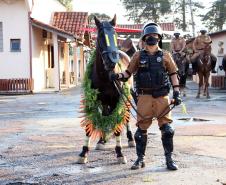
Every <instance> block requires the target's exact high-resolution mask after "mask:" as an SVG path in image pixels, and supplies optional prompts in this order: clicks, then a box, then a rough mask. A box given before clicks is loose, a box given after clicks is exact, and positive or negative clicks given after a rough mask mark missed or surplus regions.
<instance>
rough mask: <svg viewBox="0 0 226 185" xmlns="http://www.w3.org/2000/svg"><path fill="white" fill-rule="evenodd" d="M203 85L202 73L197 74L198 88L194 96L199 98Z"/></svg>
mask: <svg viewBox="0 0 226 185" xmlns="http://www.w3.org/2000/svg"><path fill="white" fill-rule="evenodd" d="M202 86H203V75H202V74H199V89H198V93H197V96H196V98H200V93H201V88H202Z"/></svg>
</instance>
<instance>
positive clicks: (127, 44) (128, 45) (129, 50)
mask: <svg viewBox="0 0 226 185" xmlns="http://www.w3.org/2000/svg"><path fill="white" fill-rule="evenodd" d="M121 50H122V51H124V52H125V53H126V54H127V55H128V56H129V57H132V56H133V54H134V53H135V52H136V51H137V48H136V46H135V45H134V43H133V41H132V39H131V38H130V37H128V38H126V39H125V40H124V41H123V42H122V44H121Z"/></svg>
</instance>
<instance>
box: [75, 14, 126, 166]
mask: <svg viewBox="0 0 226 185" xmlns="http://www.w3.org/2000/svg"><path fill="white" fill-rule="evenodd" d="M94 19H95V24H96V27H97V32H98V34H97V42H96V56H95V59H94V61H93V65H92V69H91V75H90V80H91V88H92V89H96V90H97V91H98V94H97V100H98V101H99V102H101V106H100V107H98V110H97V111H100V112H101V114H102V115H103V117H105V118H106V117H108V116H110V115H112V114H113V112H114V110H115V109H116V108H117V106H118V102H119V100H120V93H119V92H118V90H117V88H116V86H115V83H114V82H112V81H111V80H110V78H109V76H110V75H111V74H112V73H113V72H119V70H124V69H125V68H126V67H127V66H128V64H129V59H128V56H127V55H126V54H125V53H124V52H120V51H119V50H118V47H117V38H116V33H115V30H114V26H115V24H116V16H114V18H113V19H112V20H111V21H109V22H108V21H103V22H101V21H100V20H99V19H98V18H96V17H94ZM119 61H120V65H119V64H118V63H119ZM119 66H120V67H119ZM123 67H124V69H123ZM127 105H128V104H127ZM99 109H101V110H99ZM125 109H126V110H127V112H125V114H126V115H125V117H124V119H123V121H126V122H127V123H128V121H129V115H128V109H129V107H128V106H126V104H125V105H124V108H123V110H125ZM86 123H89V121H86ZM110 124H112V123H109V125H110ZM88 125H89V124H86V125H85V130H86V136H87V137H86V142H85V145H84V146H83V150H82V152H81V153H80V155H79V159H78V163H86V162H87V160H88V158H87V157H88V156H87V155H88V151H89V143H90V137H91V133H90V130H92V128H90V126H88ZM113 131H114V135H115V137H116V147H115V151H116V155H117V159H118V163H126V158H125V156H123V154H122V151H121V149H122V147H121V136H120V134H121V131H122V126H121V127H120V129H115V130H113ZM102 133H104V132H102ZM100 136H101V139H100V142H103V141H104V137H103V136H104V134H101V135H100Z"/></svg>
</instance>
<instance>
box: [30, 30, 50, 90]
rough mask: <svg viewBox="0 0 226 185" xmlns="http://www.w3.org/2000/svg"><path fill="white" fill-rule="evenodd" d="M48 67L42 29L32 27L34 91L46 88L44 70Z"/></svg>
mask: <svg viewBox="0 0 226 185" xmlns="http://www.w3.org/2000/svg"><path fill="white" fill-rule="evenodd" d="M47 68H48V49H47V46H46V45H45V44H44V40H43V38H42V30H41V29H39V28H36V27H33V29H32V75H33V79H34V91H40V90H43V89H44V88H46V70H47Z"/></svg>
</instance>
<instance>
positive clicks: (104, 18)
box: [88, 13, 111, 27]
mask: <svg viewBox="0 0 226 185" xmlns="http://www.w3.org/2000/svg"><path fill="white" fill-rule="evenodd" d="M94 16H96V17H97V18H98V19H100V20H101V21H109V20H111V17H110V16H109V15H107V14H105V13H102V14H100V13H91V14H90V15H89V17H88V21H89V25H90V26H91V27H95V21H94Z"/></svg>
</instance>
